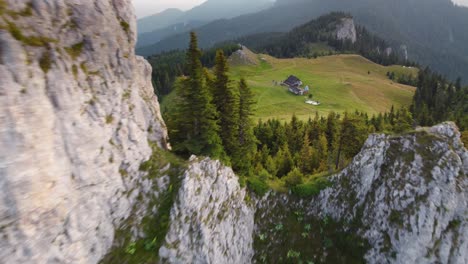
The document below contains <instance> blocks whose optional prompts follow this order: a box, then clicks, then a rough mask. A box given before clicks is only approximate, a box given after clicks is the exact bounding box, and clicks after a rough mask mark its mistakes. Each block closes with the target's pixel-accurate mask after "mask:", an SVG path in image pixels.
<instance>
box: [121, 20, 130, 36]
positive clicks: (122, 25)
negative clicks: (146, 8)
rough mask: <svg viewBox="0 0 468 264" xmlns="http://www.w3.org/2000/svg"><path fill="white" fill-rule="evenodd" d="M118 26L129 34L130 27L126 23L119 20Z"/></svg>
mask: <svg viewBox="0 0 468 264" xmlns="http://www.w3.org/2000/svg"><path fill="white" fill-rule="evenodd" d="M120 26H121V27H122V29H123V30H124V31H125V32H126V33H128V32H130V25H129V24H128V23H127V21H124V20H120Z"/></svg>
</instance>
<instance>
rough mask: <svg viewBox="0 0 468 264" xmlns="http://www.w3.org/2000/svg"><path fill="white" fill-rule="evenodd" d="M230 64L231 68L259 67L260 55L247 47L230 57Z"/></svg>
mask: <svg viewBox="0 0 468 264" xmlns="http://www.w3.org/2000/svg"><path fill="white" fill-rule="evenodd" d="M228 63H229V65H231V66H242V65H258V64H259V61H258V55H257V54H255V53H253V52H252V51H251V50H249V49H248V48H247V47H246V46H241V49H239V50H238V51H236V52H234V53H233V54H231V56H229V59H228Z"/></svg>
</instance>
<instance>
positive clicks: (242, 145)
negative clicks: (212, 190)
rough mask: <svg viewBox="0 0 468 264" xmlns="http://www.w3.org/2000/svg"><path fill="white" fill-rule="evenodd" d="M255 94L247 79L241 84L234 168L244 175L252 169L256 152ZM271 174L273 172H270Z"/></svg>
mask: <svg viewBox="0 0 468 264" xmlns="http://www.w3.org/2000/svg"><path fill="white" fill-rule="evenodd" d="M254 104H255V101H254V94H253V93H252V91H251V90H250V88H249V87H248V85H247V82H246V81H245V79H243V78H242V79H241V80H240V82H239V122H238V129H239V130H238V133H237V136H238V141H237V144H238V149H239V153H238V156H237V157H236V158H235V159H234V160H233V163H234V165H235V166H234V167H235V168H236V169H238V170H239V171H241V172H243V173H247V170H248V168H249V167H250V160H251V155H252V153H254V152H255V147H256V145H255V141H256V139H255V135H254V133H253V127H252V115H253V105H254ZM270 173H271V172H270Z"/></svg>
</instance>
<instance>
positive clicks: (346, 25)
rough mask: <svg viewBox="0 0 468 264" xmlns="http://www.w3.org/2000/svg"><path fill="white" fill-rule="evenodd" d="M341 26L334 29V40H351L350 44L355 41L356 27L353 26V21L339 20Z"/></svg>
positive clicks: (347, 19) (349, 19)
mask: <svg viewBox="0 0 468 264" xmlns="http://www.w3.org/2000/svg"><path fill="white" fill-rule="evenodd" d="M341 22H342V23H341V25H339V26H338V27H337V29H336V38H337V39H339V40H347V39H349V40H351V42H352V43H354V42H356V40H357V33H356V26H355V25H354V19H352V18H343V19H341Z"/></svg>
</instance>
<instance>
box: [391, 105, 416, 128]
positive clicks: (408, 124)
mask: <svg viewBox="0 0 468 264" xmlns="http://www.w3.org/2000/svg"><path fill="white" fill-rule="evenodd" d="M412 125H413V117H412V116H411V113H410V112H409V111H408V110H407V109H406V108H402V109H401V110H399V111H398V115H397V118H396V120H395V125H394V126H393V130H394V131H395V132H396V133H402V132H405V131H408V130H410V129H411V128H412Z"/></svg>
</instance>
